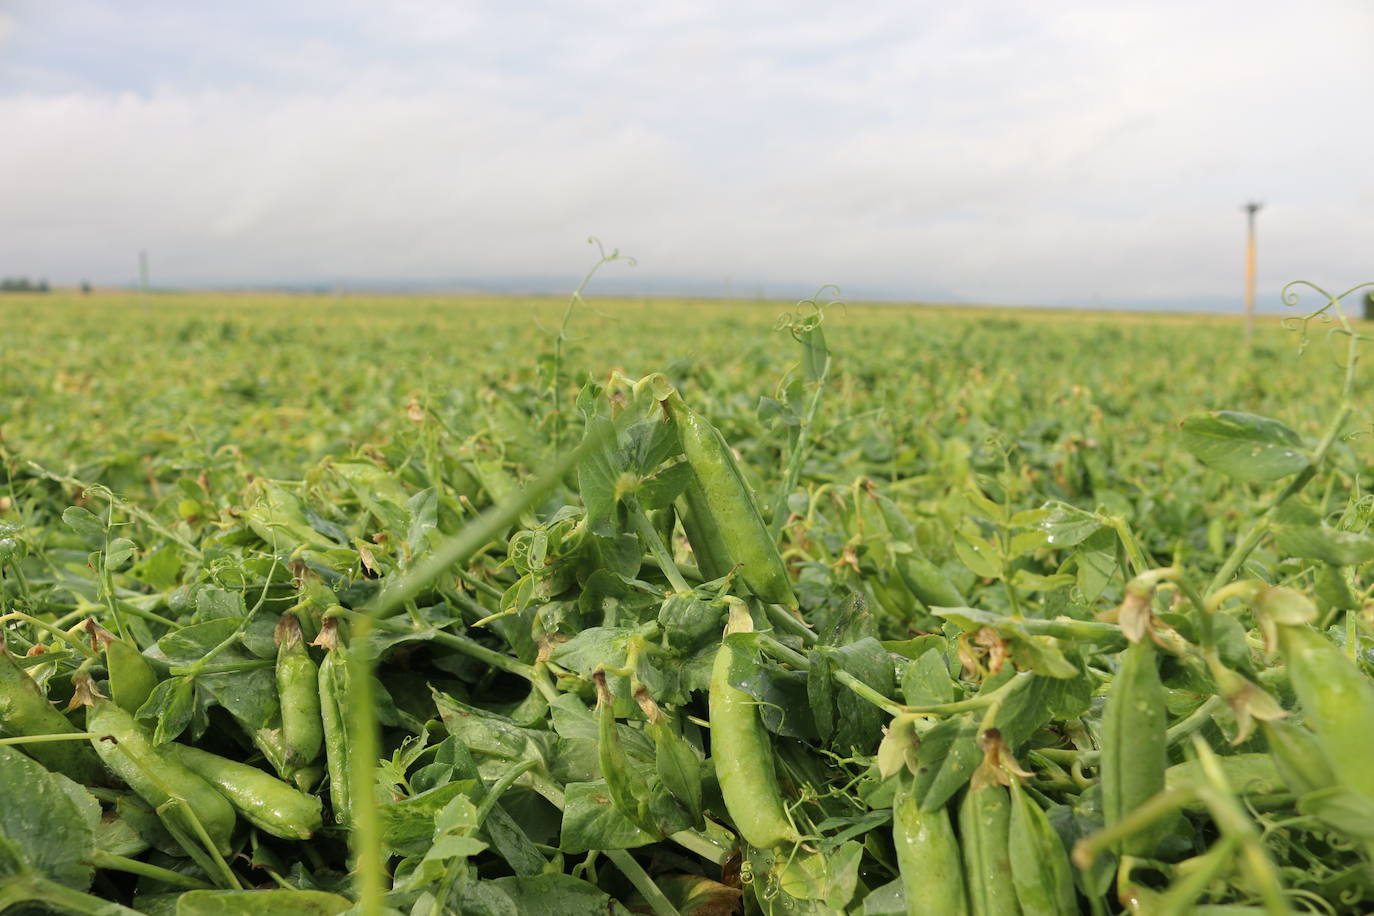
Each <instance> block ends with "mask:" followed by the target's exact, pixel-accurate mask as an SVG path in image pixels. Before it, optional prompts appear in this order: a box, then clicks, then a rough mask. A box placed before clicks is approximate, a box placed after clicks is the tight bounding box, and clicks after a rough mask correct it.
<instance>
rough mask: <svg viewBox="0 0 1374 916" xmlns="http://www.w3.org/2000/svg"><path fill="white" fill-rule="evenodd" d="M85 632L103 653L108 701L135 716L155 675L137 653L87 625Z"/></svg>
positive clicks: (126, 644)
mask: <svg viewBox="0 0 1374 916" xmlns="http://www.w3.org/2000/svg"><path fill="white" fill-rule="evenodd" d="M87 624H88V629H90V631H91V633H92V634H93V635H94V636H95V637H96V639H98V640H100V644H101V646H102V647H103V648H104V649H105V670H106V672H108V674H109V675H110V699H112V700H114V701H115V703H117V704H118V705H119V708H120V709H123V710H124V711H125V712H133V713H136V712H138V710H139V707H141V706H142V705H143V704H144V703H146V702H148V697H150V696H152V695H153V688H154V687H156V686H157V682H158V677H157V672H156V671H154V670H153V666H152V665H150V664H149V663H148V659H146V658H144V657H143V653H142V652H140V651H138V648H137V647H136V646H132V645H130V644H129V643H127V642H125V641H124V640H122V639H120V638H119V637H117V636H115V635H114V634H113V633H111V632H109V631H108V630H106V629H104V628H103V627H100V626H96V625H95V621H93V620H91V621H87Z"/></svg>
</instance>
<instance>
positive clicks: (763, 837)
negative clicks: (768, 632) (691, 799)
mask: <svg viewBox="0 0 1374 916" xmlns="http://www.w3.org/2000/svg"><path fill="white" fill-rule="evenodd" d="M728 600H729V604H730V621H729V623H727V624H726V626H725V635H726V639H725V641H723V642H722V643H721V646H720V648H719V649H718V650H716V659H715V664H714V666H713V667H712V669H711V687H710V695H709V706H710V718H711V759H712V761H714V763H715V767H716V780H717V781H718V782H719V783H720V794H721V796H722V797H723V798H724V799H725V809H726V811H728V812H729V813H730V819H731V820H732V821H734V823H735V828H736V829H737V830H738V831H739V834H740V835H741V836H742V837H744V840H745V842H747V843H748V844H749V845H751V846H757V847H759V848H761V849H772V848H774V847H777V846H781V845H782V844H783V843H797V842H800V840H801V837H800V836H799V835H798V833H797V830H796V828H795V827H793V826H792V822H791V821H789V820H788V819H787V812H786V809H785V808H784V807H783V803H782V792H781V791H780V790H779V789H778V777H777V773H776V772H775V771H774V769H773V748H772V745H771V744H769V741H768V732H767V731H766V730H765V729H764V727H763V722H762V720H761V719H759V712H758V709H757V708H756V704H755V702H754V698H753V697H751V696H750V695H749V694H747V693H745V692H744V691H743V690H740V689H739V688H738V687H736V686H734V685H733V684H731V683H730V667H731V665H732V664H733V662H734V658H735V655H736V653H737V652H739V651H741V650H739V649H736V648H734V647H732V646H731V645H730V641H729V636H730V635H731V634H733V633H749V632H752V631H753V629H754V624H753V621H752V620H751V619H750V617H749V610H748V608H747V607H746V606H745V604H744V602H743V601H740V600H739V599H738V598H731V599H728Z"/></svg>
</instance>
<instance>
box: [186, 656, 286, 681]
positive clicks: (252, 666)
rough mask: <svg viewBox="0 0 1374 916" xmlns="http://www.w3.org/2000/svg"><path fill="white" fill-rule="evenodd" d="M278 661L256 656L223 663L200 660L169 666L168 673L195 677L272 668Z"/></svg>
mask: <svg viewBox="0 0 1374 916" xmlns="http://www.w3.org/2000/svg"><path fill="white" fill-rule="evenodd" d="M274 665H276V662H275V661H274V660H273V659H270V658H254V659H249V660H247V661H242V662H225V663H224V664H221V665H202V664H200V663H199V662H196V663H195V664H191V665H185V666H178V667H175V668H168V669H167V673H168V674H170V675H172V676H173V677H195V676H197V675H201V674H230V673H233V672H235V671H255V670H257V669H258V668H271V667H273V666H274Z"/></svg>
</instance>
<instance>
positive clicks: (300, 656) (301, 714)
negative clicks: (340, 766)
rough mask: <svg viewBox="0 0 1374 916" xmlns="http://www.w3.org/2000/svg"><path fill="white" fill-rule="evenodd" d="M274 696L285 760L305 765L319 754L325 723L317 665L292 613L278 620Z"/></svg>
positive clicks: (291, 763)
mask: <svg viewBox="0 0 1374 916" xmlns="http://www.w3.org/2000/svg"><path fill="white" fill-rule="evenodd" d="M276 640H277V668H276V675H277V697H278V699H279V700H280V703H281V736H282V743H283V744H285V746H286V752H287V763H288V764H289V765H294V766H305V765H306V764H309V763H311V762H313V761H314V760H315V758H316V757H318V756H320V748H321V747H322V746H323V744H324V722H323V719H322V717H321V713H320V686H319V678H320V674H319V667H318V666H317V665H316V664H315V660H314V659H312V658H311V657H310V650H309V649H307V648H306V646H305V641H304V640H303V639H302V637H301V625H300V621H298V620H297V619H296V617H295V615H293V614H289V613H287V614H283V615H282V616H281V620H280V621H278V623H277V629H276Z"/></svg>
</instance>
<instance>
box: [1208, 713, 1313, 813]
mask: <svg viewBox="0 0 1374 916" xmlns="http://www.w3.org/2000/svg"><path fill="white" fill-rule="evenodd" d="M1260 728H1261V729H1262V730H1263V732H1264V740H1265V741H1266V742H1267V743H1268V745H1269V756H1270V757H1272V758H1273V761H1274V768H1275V770H1277V771H1278V775H1279V778H1280V779H1282V780H1283V782H1284V785H1286V786H1288V789H1289V791H1291V792H1293V793H1294V794H1295V795H1306V794H1307V793H1309V792H1316V791H1319V790H1321V789H1329V788H1331V787H1332V786H1334V785H1335V784H1336V774H1335V773H1333V772H1331V762H1330V761H1329V760H1327V759H1326V753H1325V752H1324V751H1323V750H1322V746H1321V743H1320V742H1318V741H1317V736H1316V735H1314V734H1312V733H1311V732H1310V731H1308V730H1307V729H1306V728H1303V727H1302V726H1301V725H1298V724H1296V723H1291V722H1283V721H1261V722H1260ZM1225 759H1226V758H1225V757H1223V758H1222V760H1225Z"/></svg>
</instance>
